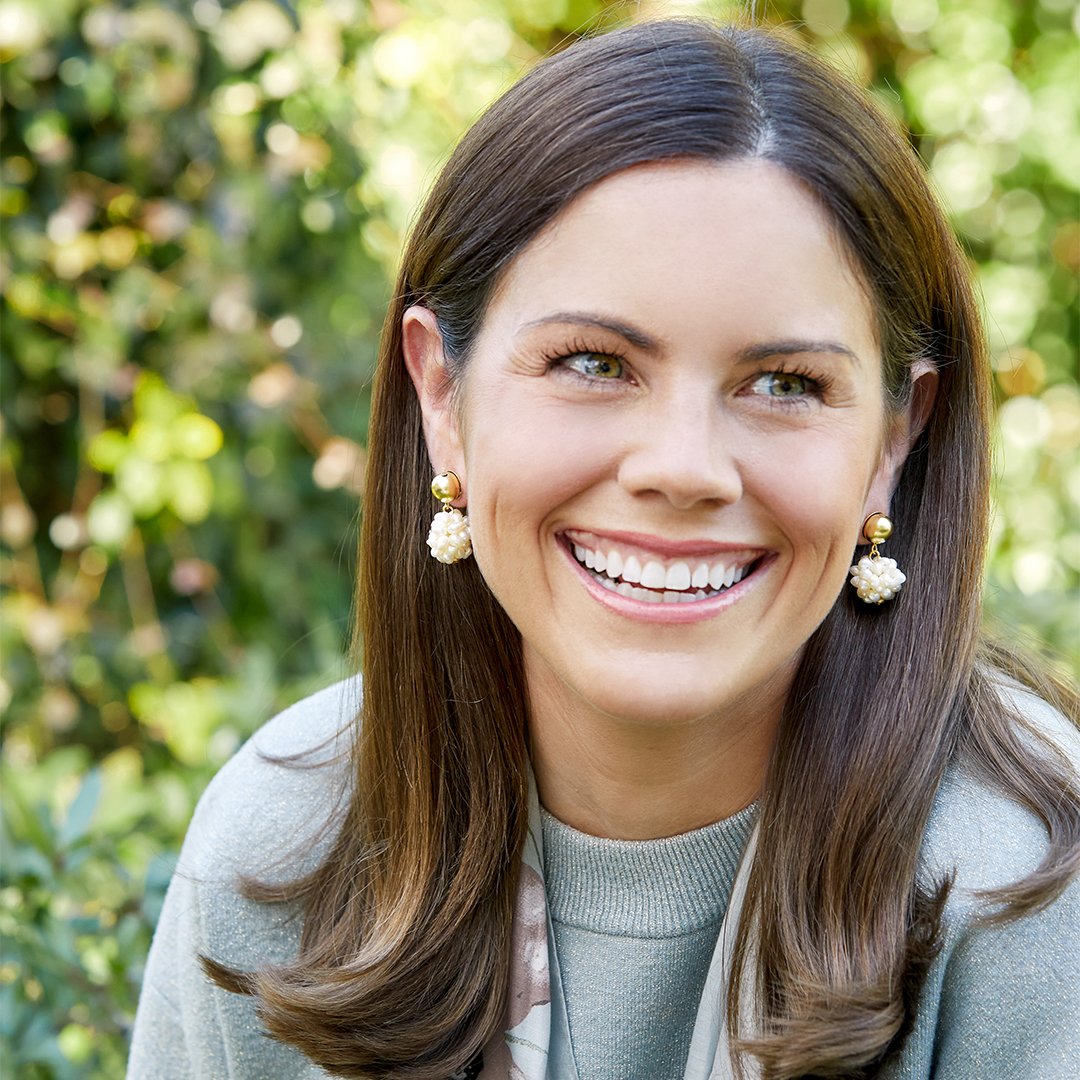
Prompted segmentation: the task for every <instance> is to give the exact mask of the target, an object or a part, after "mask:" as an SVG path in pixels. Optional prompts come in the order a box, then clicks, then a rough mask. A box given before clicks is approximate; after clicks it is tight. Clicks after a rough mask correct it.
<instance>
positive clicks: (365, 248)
mask: <svg viewBox="0 0 1080 1080" xmlns="http://www.w3.org/2000/svg"><path fill="white" fill-rule="evenodd" d="M737 7H738V5H735V4H723V3H712V4H710V3H707V2H697V3H694V2H682V3H674V2H667V3H663V4H654V3H647V2H641V3H610V2H602V0H409V2H397V0H298V2H297V3H296V5H295V7H292V6H289V5H287V4H285V3H280V4H278V3H274V2H272V0H240V2H238V3H221V2H219V0H194V3H191V4H188V3H177V2H174V0H129V2H123V3H120V2H108V0H0V64H2V67H0V72H2V79H3V117H2V125H3V130H2V157H3V160H2V182H3V185H2V188H0V214H2V217H3V246H2V259H0V287H2V294H3V305H4V308H3V320H2V324H0V346H2V379H3V387H2V389H3V432H2V470H3V472H2V478H0V479H2V487H0V501H2V509H0V539H2V542H3V553H2V575H3V579H2V580H3V587H4V597H3V608H2V616H3V621H2V628H0V635H2V636H0V642H2V648H3V662H4V674H3V678H2V680H0V708H2V709H3V712H4V720H3V725H4V726H3V740H4V762H3V774H2V783H3V789H2V806H3V834H2V839H3V847H4V851H3V856H4V857H3V872H2V873H3V877H2V881H0V933H2V934H3V938H4V946H3V956H2V958H0V1040H2V1043H0V1045H2V1049H3V1054H4V1058H5V1060H6V1063H7V1064H8V1066H9V1067H11V1068H12V1069H13V1071H14V1073H15V1074H17V1075H21V1076H27V1077H43V1078H44V1077H50V1078H51V1077H57V1078H60V1077H73V1076H87V1077H116V1076H119V1075H121V1074H122V1069H123V1060H124V1053H125V1050H124V1047H125V1038H126V1034H127V1031H128V1028H129V1025H130V1022H131V1017H132V1013H133V1009H134V1003H135V999H136V995H137V988H138V985H139V980H140V973H141V964H142V960H143V957H144V956H145V952H146V949H147V947H148V943H149V935H150V932H151V928H152V926H153V923H154V919H155V917H156V914H157V910H158V908H159V906H160V901H161V896H162V891H163V888H164V884H165V882H166V881H167V879H168V873H169V868H170V858H171V857H172V855H173V854H174V853H175V851H176V849H177V847H178V844H179V841H180V838H181V836H182V834H183V830H184V827H185V824H186V822H187V819H188V816H189V815H190V812H191V809H192V807H193V805H194V800H195V799H196V798H197V796H198V794H199V792H200V791H201V790H202V787H203V786H204V785H205V783H206V781H207V779H208V778H209V776H210V775H211V774H212V772H213V771H214V770H215V769H216V768H217V767H218V766H219V765H220V764H221V763H222V762H223V761H224V760H225V759H226V758H227V757H228V755H229V754H230V753H232V751H233V750H234V749H235V748H236V747H237V745H238V744H239V743H240V741H241V740H242V739H244V738H245V737H246V736H247V735H248V734H250V732H251V731H252V730H254V728H255V727H256V726H257V725H258V724H259V723H260V722H261V721H263V720H264V719H265V718H266V717H267V716H269V715H270V714H271V713H272V712H273V711H275V710H276V709H278V708H280V707H282V706H283V705H285V704H287V703H289V702H290V701H292V700H294V699H296V698H298V697H300V696H301V695H302V694H304V693H305V692H307V691H308V690H309V689H311V688H312V687H313V686H314V685H315V684H316V683H325V682H328V681H330V680H331V679H332V678H334V677H335V676H337V675H340V674H342V673H343V672H344V670H345V661H344V659H343V657H344V648H345V644H346V641H347V637H348V623H349V610H350V590H351V584H350V580H351V575H352V564H351V548H352V546H353V541H352V529H353V518H354V517H355V514H356V512H357V508H358V497H359V496H360V495H362V491H363V468H364V443H365V436H366V422H367V421H366V416H367V410H366V387H367V380H368V377H369V375H370V371H371V365H372V362H373V357H374V354H375V347H376V345H375V343H376V334H377V330H378V326H379V322H380V319H381V311H382V308H383V305H384V303H385V299H386V296H387V291H388V288H389V285H388V281H389V275H390V273H391V270H392V268H393V264H394V261H395V258H396V255H397V252H398V249H399V245H400V242H401V238H402V234H403V232H404V230H405V228H406V226H407V223H408V220H409V216H410V214H411V213H412V212H413V209H414V207H415V205H416V203H417V200H418V198H419V197H420V195H421V194H422V192H423V190H424V187H425V185H426V184H427V183H428V182H429V181H430V179H431V177H432V175H433V169H434V168H435V166H436V165H437V163H438V162H439V160H440V159H441V158H443V157H444V156H445V154H446V152H447V150H448V148H449V147H450V146H451V145H452V143H453V141H454V139H455V138H456V137H457V135H458V134H460V132H461V131H462V130H463V128H464V127H465V126H466V125H467V124H468V123H469V121H470V120H471V119H473V118H474V117H475V116H476V115H477V113H478V111H479V110H480V109H481V108H482V107H483V106H484V105H485V104H486V103H487V102H488V101H490V100H491V99H492V98H493V97H494V96H495V95H496V94H497V93H498V92H499V91H500V90H501V89H503V88H504V87H505V86H506V85H507V84H508V83H509V82H510V81H511V80H512V79H513V77H514V76H515V75H516V74H517V73H519V72H520V70H521V69H522V67H523V66H524V65H526V64H527V63H528V62H529V61H531V60H533V59H534V58H535V57H537V56H539V55H542V54H543V53H544V52H546V51H548V50H550V49H553V48H556V47H558V46H560V45H561V44H564V43H565V42H566V41H568V40H570V39H572V37H573V36H574V35H575V34H577V33H580V32H582V31H585V30H589V29H595V28H597V27H600V26H606V25H614V24H618V23H620V22H624V21H627V20H628V19H633V18H647V17H652V16H655V15H659V14H672V13H674V14H680V13H709V14H716V15H721V16H723V15H725V14H730V13H731V12H732V11H733V10H736V9H737ZM757 7H758V9H759V13H760V9H762V8H764V9H765V10H764V13H763V17H764V18H765V19H766V20H767V21H770V22H772V21H781V22H787V23H789V24H790V25H792V26H793V27H794V28H795V29H796V30H797V32H799V33H802V34H803V35H804V36H805V37H806V38H807V39H808V40H809V41H811V42H812V43H813V44H814V46H815V47H816V48H819V49H820V50H822V51H823V52H824V53H826V54H828V55H830V56H832V57H833V58H834V59H835V60H836V62H837V63H838V64H840V66H842V67H843V68H844V69H845V70H847V71H849V72H851V73H852V74H854V75H855V76H856V77H857V78H858V79H859V80H860V81H862V82H864V83H866V84H868V85H871V86H872V87H873V89H874V92H875V93H876V94H877V95H878V96H879V98H880V99H881V101H882V102H883V104H884V105H885V107H886V108H887V109H889V110H890V111H891V112H893V113H894V114H896V115H897V116H898V117H900V118H902V119H904V120H905V121H906V123H908V124H909V125H910V128H911V130H912V131H913V133H914V134H913V139H914V141H915V143H916V145H917V146H918V148H919V150H920V152H921V153H922V155H923V157H924V159H925V160H926V161H927V163H928V165H929V167H930V171H931V175H932V177H933V180H934V182H935V184H936V186H937V188H938V190H939V191H940V192H941V195H942V198H943V199H944V201H945V202H946V204H947V205H948V206H949V207H950V209H951V212H952V215H953V219H954V221H955V223H956V225H957V228H958V229H959V231H960V232H961V234H962V236H963V238H964V241H965V244H966V246H967V249H968V251H969V252H970V254H971V257H972V261H973V268H974V270H975V273H976V274H977V277H978V279H979V282H980V284H981V288H982V292H983V295H984V297H985V303H986V309H987V314H988V325H989V331H990V335H991V341H992V349H993V356H994V366H995V371H996V380H997V392H998V395H999V398H1000V400H1001V402H1002V405H1001V411H1000V428H999V441H1000V455H999V466H1000V480H999V482H998V488H997V517H996V528H995V546H994V552H993V558H992V564H991V570H990V577H989V587H988V599H989V605H990V608H991V610H992V612H993V613H994V614H995V615H996V617H997V618H998V619H999V621H1001V622H1002V623H1003V624H1004V625H1005V626H1006V627H1008V629H1009V633H1010V634H1015V633H1017V632H1020V631H1024V630H1027V631H1030V632H1032V633H1034V634H1035V635H1036V636H1037V637H1039V638H1040V639H1042V640H1044V641H1046V642H1049V643H1050V644H1051V645H1053V646H1055V647H1056V648H1057V649H1058V650H1059V652H1060V653H1061V654H1062V655H1063V656H1065V657H1066V660H1067V661H1071V662H1072V664H1073V665H1075V663H1076V661H1077V659H1078V658H1080V633H1078V632H1077V629H1078V627H1077V622H1078V618H1077V607H1076V589H1077V584H1078V580H1080V510H1078V504H1080V389H1078V385H1077V371H1076V356H1077V324H1076V321H1075V318H1073V317H1071V316H1070V312H1071V311H1072V310H1073V307H1074V305H1075V301H1076V293H1077V271H1078V269H1080V222H1078V221H1077V188H1076V182H1077V178H1078V177H1080V118H1078V115H1077V108H1076V102H1075V83H1074V79H1075V72H1076V71H1077V70H1080V46H1078V41H1077V29H1078V26H1080V15H1078V8H1077V5H1076V3H1075V2H1074V0H1039V2H1038V3H1036V2H1026V3H1024V2H1009V0H851V2H848V0H804V2H802V3H798V2H790V3H770V4H767V5H761V4H759V5H757ZM523 152H527V148H523ZM956 542H957V543H963V542H964V523H963V522H957V530H956Z"/></svg>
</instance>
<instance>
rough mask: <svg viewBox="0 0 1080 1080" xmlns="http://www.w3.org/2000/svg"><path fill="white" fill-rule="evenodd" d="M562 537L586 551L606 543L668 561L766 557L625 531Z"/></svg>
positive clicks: (740, 547) (753, 548)
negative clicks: (736, 556) (737, 556)
mask: <svg viewBox="0 0 1080 1080" xmlns="http://www.w3.org/2000/svg"><path fill="white" fill-rule="evenodd" d="M562 535H563V536H565V537H566V539H567V540H569V541H570V542H571V543H574V544H580V545H581V546H582V547H586V548H594V549H595V548H596V547H598V546H602V545H603V544H605V543H607V544H615V545H618V546H619V547H623V548H637V549H639V550H640V551H641V552H642V554H645V555H659V556H660V557H661V558H667V559H678V558H683V559H690V558H694V557H697V558H701V559H709V558H714V557H717V556H730V555H732V554H733V553H734V554H738V555H745V556H746V557H747V560H751V559H755V558H757V557H759V556H760V555H763V554H765V552H766V550H767V549H766V548H763V547H761V546H760V545H757V544H733V543H727V542H724V541H719V540H708V539H705V538H696V539H688V540H672V539H670V538H668V537H663V536H653V535H650V534H648V533H638V532H622V531H611V530H608V529H604V530H603V531H599V530H595V529H588V530H586V529H564V530H563V531H562Z"/></svg>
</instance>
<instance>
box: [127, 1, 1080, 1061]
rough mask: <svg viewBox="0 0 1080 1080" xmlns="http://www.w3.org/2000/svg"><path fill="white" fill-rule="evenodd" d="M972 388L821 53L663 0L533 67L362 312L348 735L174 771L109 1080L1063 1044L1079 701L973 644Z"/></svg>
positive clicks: (916, 208)
mask: <svg viewBox="0 0 1080 1080" xmlns="http://www.w3.org/2000/svg"><path fill="white" fill-rule="evenodd" d="M988 410H989V396H988V387H987V378H986V371H985V357H984V355H983V345H982V334H981V330H980V328H979V325H978V321H977V317H976V315H975V311H974V305H973V302H972V295H971V287H970V283H969V281H968V277H967V273H966V270H965V267H964V263H963V259H962V257H961V255H960V254H959V252H958V250H957V246H956V244H955V241H954V239H953V238H952V236H951V235H950V233H949V231H948V228H947V226H946V225H945V223H944V221H943V218H942V215H941V213H940V210H939V209H938V208H937V206H936V205H935V203H934V200H933V198H932V197H931V195H930V194H929V191H928V189H927V185H926V182H925V179H924V178H923V176H922V173H921V171H920V169H919V166H918V163H917V161H916V159H915V157H914V155H913V154H912V153H911V151H910V149H909V148H908V147H907V145H906V144H905V142H904V140H903V139H902V138H901V137H900V136H899V135H898V134H897V133H896V132H895V131H893V130H892V128H891V126H890V125H889V123H888V122H887V121H885V120H883V119H882V118H881V117H880V116H879V115H878V113H877V112H876V111H875V110H874V109H873V108H872V106H871V105H870V104H868V102H867V101H866V99H865V98H864V96H863V95H862V94H861V93H859V92H858V91H857V90H856V89H855V88H853V87H851V86H849V85H848V84H847V83H845V82H844V81H843V80H842V79H840V78H839V77H838V76H837V75H836V74H835V73H834V72H832V71H831V70H829V69H828V68H826V67H824V66H823V65H821V64H820V63H818V62H817V61H815V60H813V59H812V58H811V57H810V56H809V55H807V54H806V53H805V52H804V51H802V50H801V49H799V48H797V47H795V46H793V45H791V44H789V43H787V42H786V41H785V40H784V39H783V38H781V37H778V36H775V35H773V34H769V33H766V32H763V31H750V30H732V29H717V28H714V27H711V26H709V25H706V24H703V23H696V22H688V23H655V24H647V25H643V26H639V27H637V28H634V29H629V30H623V31H619V32H616V33H612V34H609V35H606V36H603V37H600V38H597V39H595V40H592V41H588V42H585V43H581V44H578V45H575V46H574V47H572V48H570V49H569V50H567V51H566V52H564V53H562V54H560V55H558V56H556V57H554V58H552V59H549V60H547V61H546V62H545V63H543V64H541V65H540V66H539V67H538V68H537V69H536V70H535V71H534V72H533V73H532V74H531V75H529V76H528V77H527V78H526V79H524V80H523V81H522V82H521V83H519V84H518V85H517V86H516V87H514V88H513V89H512V90H510V91H509V93H508V94H506V96H505V97H504V98H503V99H502V100H501V101H499V102H498V103H497V104H496V105H495V106H494V107H493V108H492V109H491V110H490V111H489V112H488V113H487V114H486V115H485V116H484V117H483V118H482V119H481V120H480V121H479V122H478V123H477V124H476V126H475V127H474V128H473V129H472V131H471V132H470V133H469V134H468V135H467V136H466V138H465V139H464V141H463V142H462V144H461V145H460V146H459V148H458V149H457V151H456V152H455V154H454V156H453V157H452V159H451V160H450V162H449V164H448V165H447V167H446V169H445V170H444V172H443V174H442V176H441V177H440V178H439V180H438V182H437V184H436V186H435V188H434V190H433V192H432V193H431V196H430V197H429V199H428V202H427V205H426V207H425V209H424V211H423V213H422V214H421V216H420V219H419V221H418V224H417V226H416V228H415V231H414V233H413V236H412V238H411V241H410V244H409V247H408V250H407V251H406V254H405V258H404V263H403V267H402V271H401V276H400V279H399V284H398V289H397V292H396V294H395V299H394V301H393V303H392V304H391V307H390V311H389V312H388V315H387V321H386V326H385V331H384V336H383V343H382V353H381V357H380V363H379V370H378V373H377V381H376V392H375V400H374V408H373V416H372V425H371V431H372V437H371V444H370V465H369V472H368V487H367V493H366V502H365V508H364V524H363V534H362V538H361V541H362V564H361V574H360V583H359V608H360V623H359V634H360V638H361V641H362V645H363V653H364V660H363V678H364V681H363V687H364V690H363V693H364V701H363V708H362V723H361V722H360V721H358V722H357V725H356V728H355V734H354V729H353V728H352V727H351V725H350V724H349V720H350V718H351V716H352V715H358V716H359V715H360V711H361V710H360V709H359V706H358V702H357V701H356V700H355V699H356V695H357V693H358V691H357V687H356V684H355V683H349V684H346V685H345V686H344V687H337V688H334V689H332V690H331V691H327V692H325V693H324V694H322V695H319V696H317V697H316V698H313V699H309V701H307V702H304V703H301V705H299V706H297V707H295V708H294V709H292V710H289V712H287V713H285V714H284V715H283V716H282V717H280V718H278V720H276V721H274V722H273V723H272V724H271V725H269V726H268V727H267V728H266V729H264V731H263V732H262V733H260V735H259V736H257V737H256V739H255V740H253V745H252V746H249V747H248V748H245V750H244V751H242V752H241V754H240V755H239V756H238V758H237V759H236V760H235V761H234V762H233V763H231V764H230V765H229V766H228V767H227V768H226V769H225V770H224V771H223V772H222V774H221V775H220V776H219V778H218V779H217V780H216V781H215V782H214V784H213V785H212V786H211V789H210V791H209V792H208V794H207V796H206V797H205V799H204V801H203V803H202V804H201V806H200V809H199V811H198V813H197V815H196V820H195V822H194V823H193V825H192V831H191V833H190V834H189V838H188V841H187V843H186V845H185V851H184V855H183V857H182V862H181V871H180V873H178V875H177V879H176V881H175V882H174V884H173V887H172V890H171V894H170V897H169V900H168V902H167V904H166V910H165V912H164V913H163V916H162V923H161V927H160V929H159V931H158V935H157V938H156V940H155V945H154V950H153V952H152V954H151V958H150V963H149V968H148V972H147V989H146V990H145V992H144V997H143V1002H142V1004H141V1006H140V1016H139V1019H138V1022H137V1024H136V1031H135V1037H134V1046H133V1054H132V1064H131V1075H134V1076H144V1075H145V1076H155V1077H160V1076H173V1075H176V1076H188V1075H199V1076H202V1075H206V1076H210V1075H213V1076H219V1075H229V1076H245V1077H247V1076H252V1077H254V1076H274V1077H278V1076H319V1075H325V1073H327V1072H328V1073H330V1074H332V1075H341V1076H372V1077H375V1076H380V1077H382V1076H385V1077H389V1076H394V1077H425V1078H427V1077H431V1078H445V1077H449V1076H451V1075H461V1076H477V1075H480V1076H483V1077H484V1078H485V1080H487V1078H490V1077H499V1078H501V1077H505V1076H514V1077H528V1078H530V1080H531V1078H534V1077H535V1078H540V1077H544V1076H548V1077H558V1078H562V1077H572V1076H575V1075H578V1076H580V1077H581V1078H582V1080H585V1078H589V1077H622V1078H625V1077H649V1078H657V1077H667V1076H672V1077H683V1076H686V1077H701V1078H704V1077H708V1076H730V1075H746V1076H754V1075H760V1076H764V1077H769V1078H777V1080H779V1078H788V1077H798V1076H805V1075H822V1076H879V1077H889V1078H905V1080H907V1078H915V1077H929V1076H938V1077H949V1078H950V1080H955V1078H966V1077H971V1078H976V1077H977V1078H979V1080H987V1078H994V1077H1005V1076H1009V1077H1031V1078H1035V1077H1039V1078H1040V1080H1046V1078H1049V1077H1065V1076H1073V1075H1075V1068H1076V1062H1077V1060H1080V1059H1078V1057H1077V1055H1078V1053H1080V1042H1078V1038H1077V1034H1076V1032H1077V1031H1080V993H1078V990H1077V986H1076V982H1075V971H1076V970H1077V966H1078V962H1080V917H1078V913H1080V887H1078V886H1077V885H1076V884H1075V878H1076V874H1077V869H1078V866H1080V796H1078V787H1077V777H1076V767H1075V763H1076V761H1077V760H1078V743H1080V738H1078V736H1077V733H1076V731H1075V728H1074V727H1073V726H1072V725H1071V724H1070V723H1069V722H1068V721H1067V720H1066V719H1065V718H1064V716H1063V715H1061V713H1059V712H1055V711H1054V710H1053V709H1052V708H1050V707H1049V706H1048V705H1047V704H1046V703H1045V701H1044V700H1041V698H1040V697H1039V696H1036V695H1035V694H1033V693H1031V692H1028V691H1026V690H1023V689H1021V686H1020V683H1019V682H1017V681H1016V678H1018V677H1019V678H1021V679H1023V680H1025V681H1027V682H1028V683H1031V682H1032V679H1031V677H1029V676H1027V675H1023V674H1022V673H1021V670H1020V669H1019V667H1018V666H1017V665H1016V664H1015V663H1013V662H1012V661H1011V660H1010V658H1009V657H1008V656H1006V655H1005V654H1002V653H999V654H996V655H993V656H992V655H991V654H990V652H989V651H988V650H986V649H985V648H984V649H980V645H979V638H978V633H979V631H978V627H979V593H980V587H981V565H982V557H983V551H984V548H985V542H986V525H987V484H988V438H987V433H988ZM433 473H434V474H440V475H439V477H438V478H437V480H436V483H435V485H434V489H433V490H435V492H436V494H437V496H438V498H439V499H440V501H441V502H442V506H443V510H442V512H441V516H438V517H437V518H436V521H435V524H434V525H433V526H431V528H430V535H429V520H430V514H431V512H432V510H437V509H438V506H437V504H435V503H433V502H432V500H431V497H430V495H429V494H428V493H427V492H428V488H429V485H431V484H432V474H433ZM466 505H467V509H468V528H469V529H471V539H470V537H469V534H468V533H467V531H466V524H465V521H464V519H463V516H462V515H461V513H460V510H461V508H464V507H466ZM886 515H887V517H888V518H891V519H892V520H894V521H895V522H896V527H895V532H894V533H893V534H892V535H889V524H888V520H887V518H886V519H885V520H883V518H885V516H886ZM426 536H427V537H428V539H429V546H430V547H431V549H432V553H434V554H436V556H437V557H438V558H439V559H440V561H445V562H447V563H449V565H440V564H439V563H438V562H436V561H433V560H432V559H431V558H429V551H428V549H427V547H425V545H424V539H425V537H426ZM871 541H874V543H873V546H872V547H871V548H870V550H869V551H867V549H866V545H868V544H870V543H871ZM882 544H885V551H884V552H882V551H880V550H879V549H880V547H881V545H882ZM860 545H862V547H861V549H860ZM857 549H859V550H858V551H857V553H856V556H855V560H853V559H852V553H853V552H856V550H857ZM470 555H471V557H470ZM860 556H861V557H860ZM886 556H888V557H889V558H891V559H892V560H893V562H894V563H896V564H898V567H899V568H897V567H896V566H894V565H893V564H892V563H890V562H889V559H888V558H887V557H886ZM852 561H857V566H856V567H851V566H850V564H851V563H852ZM849 567H850V577H851V579H852V583H853V584H855V585H856V587H857V589H858V592H857V593H856V591H855V589H852V588H850V587H849V584H848V578H849ZM905 574H906V575H907V580H906V581H904V580H903V578H904V575H905ZM898 590H899V595H897V592H898ZM1006 669H1011V670H1012V673H1013V677H1009V676H1007V675H1006V674H1005V671H1006ZM1040 693H1041V695H1042V697H1047V696H1052V695H1053V694H1054V693H1055V691H1054V689H1053V688H1052V687H1049V686H1046V685H1043V686H1042V687H1041V690H1040ZM1057 702H1058V704H1059V706H1060V707H1061V708H1062V709H1063V710H1072V709H1073V708H1074V707H1075V698H1073V697H1071V696H1069V694H1068V692H1066V691H1064V690H1061V691H1060V692H1059V693H1058V697H1057ZM316 744H321V746H320V748H318V749H315V750H312V749H311V748H312V747H315V746H316ZM305 751H310V752H309V753H304V752H305ZM297 754H300V755H302V756H301V757H300V758H299V760H297V759H296V758H295V755H297ZM541 806H542V807H543V810H541V809H540V808H541ZM275 857H278V858H280V859H281V860H282V861H281V862H280V863H279V865H277V866H271V865H270V863H271V861H272V859H273V858H275ZM200 955H201V956H202V957H203V964H204V965H205V969H206V971H207V972H209V974H210V975H211V976H212V977H213V979H214V980H216V982H217V983H218V986H213V985H212V984H211V983H210V982H209V981H208V980H207V979H206V978H205V977H204V974H203V972H202V970H201V969H200V968H199V966H198V963H199V962H198V957H199V956H200ZM263 1031H268V1032H269V1034H270V1035H271V1036H272V1038H266V1037H265V1035H264V1034H262V1032H263Z"/></svg>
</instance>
